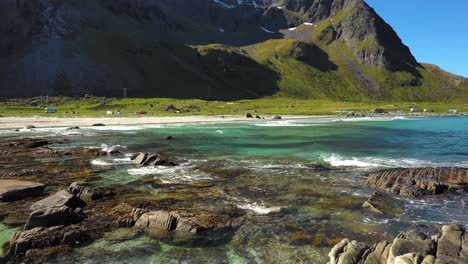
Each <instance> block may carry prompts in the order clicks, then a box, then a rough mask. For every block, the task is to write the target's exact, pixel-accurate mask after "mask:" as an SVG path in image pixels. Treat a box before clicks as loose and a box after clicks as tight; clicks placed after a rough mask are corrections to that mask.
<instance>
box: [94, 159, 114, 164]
mask: <svg viewBox="0 0 468 264" xmlns="http://www.w3.org/2000/svg"><path fill="white" fill-rule="evenodd" d="M91 164H92V165H95V166H111V165H112V163H110V162H109V161H106V160H102V159H95V160H92V161H91Z"/></svg>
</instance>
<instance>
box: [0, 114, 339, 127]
mask: <svg viewBox="0 0 468 264" xmlns="http://www.w3.org/2000/svg"><path fill="white" fill-rule="evenodd" d="M274 116H275V115H271V118H266V119H256V118H246V117H245V116H240V115H225V116H222V115H216V116H196V115H193V116H176V117H174V116H165V117H163V116H161V117H72V118H67V117H43V116H37V117H0V130H11V129H21V128H24V127H26V126H29V125H32V126H34V127H36V128H60V127H75V126H78V127H80V126H83V127H87V126H92V125H93V124H104V125H106V126H118V125H157V124H180V123H205V122H237V121H261V120H263V121H266V120H270V121H273V120H274V119H273V117H274ZM281 117H282V119H279V120H275V121H280V120H299V119H313V118H334V117H338V116H336V115H284V116H281Z"/></svg>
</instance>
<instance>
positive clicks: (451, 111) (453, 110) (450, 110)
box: [448, 109, 458, 114]
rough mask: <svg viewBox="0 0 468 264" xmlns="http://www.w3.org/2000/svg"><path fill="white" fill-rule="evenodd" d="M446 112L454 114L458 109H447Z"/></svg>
mask: <svg viewBox="0 0 468 264" xmlns="http://www.w3.org/2000/svg"><path fill="white" fill-rule="evenodd" d="M448 113H449V114H456V113H458V110H457V109H449V110H448Z"/></svg>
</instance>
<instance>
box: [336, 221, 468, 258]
mask: <svg viewBox="0 0 468 264" xmlns="http://www.w3.org/2000/svg"><path fill="white" fill-rule="evenodd" d="M467 238H468V232H466V230H465V229H464V228H463V227H462V226H459V225H445V226H443V227H442V233H441V234H439V235H435V236H432V237H429V236H427V235H426V234H423V233H419V232H416V231H409V232H402V233H400V234H399V235H398V236H397V237H396V238H395V239H394V240H393V241H392V242H388V241H382V242H380V243H377V244H374V245H372V246H369V245H367V244H365V243H361V242H357V241H355V240H354V241H351V240H349V239H344V240H342V241H341V242H340V243H338V244H337V245H335V247H333V249H332V250H331V251H330V253H329V257H330V262H329V264H403V263H418V264H419V263H424V264H430V263H438V264H452V263H455V264H456V263H460V264H461V263H468V243H467Z"/></svg>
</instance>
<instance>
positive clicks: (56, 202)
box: [31, 190, 86, 210]
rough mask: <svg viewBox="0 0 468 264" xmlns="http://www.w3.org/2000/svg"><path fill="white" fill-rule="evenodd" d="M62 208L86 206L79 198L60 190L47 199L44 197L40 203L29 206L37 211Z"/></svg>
mask: <svg viewBox="0 0 468 264" xmlns="http://www.w3.org/2000/svg"><path fill="white" fill-rule="evenodd" d="M62 206H66V207H70V208H72V209H76V208H79V207H84V206H86V203H85V202H84V201H83V200H81V199H80V198H78V197H76V196H74V195H73V194H71V193H69V192H68V191H66V190H61V191H59V192H57V193H55V194H53V195H51V196H49V197H46V198H44V199H42V200H40V201H37V202H35V203H34V204H33V205H31V209H33V210H38V209H45V208H49V207H62Z"/></svg>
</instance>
